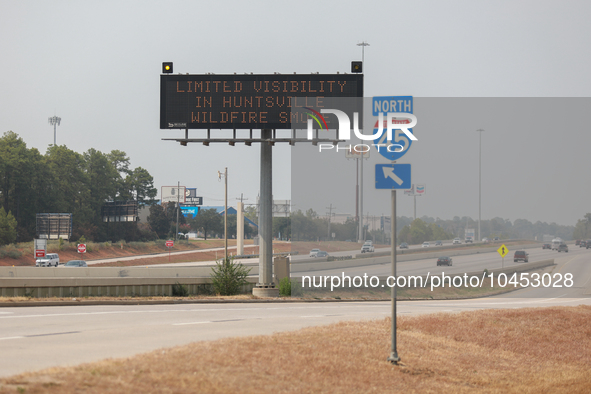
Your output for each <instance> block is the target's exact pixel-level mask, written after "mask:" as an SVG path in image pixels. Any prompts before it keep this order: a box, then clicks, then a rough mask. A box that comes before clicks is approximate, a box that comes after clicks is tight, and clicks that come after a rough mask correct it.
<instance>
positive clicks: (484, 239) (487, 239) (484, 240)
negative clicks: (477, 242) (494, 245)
mask: <svg viewBox="0 0 591 394" xmlns="http://www.w3.org/2000/svg"><path fill="white" fill-rule="evenodd" d="M482 242H484V243H485V244H487V243H490V239H489V238H482Z"/></svg>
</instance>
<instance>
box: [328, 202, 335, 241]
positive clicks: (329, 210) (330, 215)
mask: <svg viewBox="0 0 591 394" xmlns="http://www.w3.org/2000/svg"><path fill="white" fill-rule="evenodd" d="M326 209H328V240H329V241H330V218H331V217H332V210H333V209H336V208H333V207H332V203H330V207H326Z"/></svg>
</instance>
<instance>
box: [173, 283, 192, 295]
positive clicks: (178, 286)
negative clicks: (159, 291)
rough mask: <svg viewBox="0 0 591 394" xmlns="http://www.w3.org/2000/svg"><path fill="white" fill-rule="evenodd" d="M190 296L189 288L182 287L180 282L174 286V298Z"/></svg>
mask: <svg viewBox="0 0 591 394" xmlns="http://www.w3.org/2000/svg"><path fill="white" fill-rule="evenodd" d="M188 295H189V289H187V286H185V285H181V284H180V283H179V282H176V283H175V284H174V285H172V296H173V297H187V296H188Z"/></svg>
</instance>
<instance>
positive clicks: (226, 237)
mask: <svg viewBox="0 0 591 394" xmlns="http://www.w3.org/2000/svg"><path fill="white" fill-rule="evenodd" d="M222 177H224V182H225V183H226V187H225V192H224V259H225V260H224V262H226V261H227V260H228V167H225V168H224V172H221V171H218V178H219V180H221V179H222Z"/></svg>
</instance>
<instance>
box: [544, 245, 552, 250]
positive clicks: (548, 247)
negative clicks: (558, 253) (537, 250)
mask: <svg viewBox="0 0 591 394" xmlns="http://www.w3.org/2000/svg"><path fill="white" fill-rule="evenodd" d="M542 249H552V245H550V244H544V245H542Z"/></svg>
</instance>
